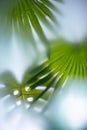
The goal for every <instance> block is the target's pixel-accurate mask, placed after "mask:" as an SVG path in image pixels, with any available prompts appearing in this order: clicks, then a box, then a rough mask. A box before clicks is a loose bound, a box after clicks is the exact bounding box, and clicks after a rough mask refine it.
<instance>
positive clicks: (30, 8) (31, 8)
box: [0, 0, 60, 43]
mask: <svg viewBox="0 0 87 130" xmlns="http://www.w3.org/2000/svg"><path fill="white" fill-rule="evenodd" d="M54 2H55V0H54ZM56 2H60V1H59V0H57V1H56ZM8 3H10V5H11V6H10V7H9V4H8ZM1 4H2V6H3V8H2V10H1V12H2V11H3V13H4V15H5V20H3V19H2V21H5V22H6V23H7V24H6V27H8V29H9V30H10V29H11V30H12V28H13V27H14V29H15V30H16V33H17V34H19V35H21V36H22V37H26V36H27V38H28V39H29V40H31V41H32V40H33V39H34V36H33V34H32V32H33V30H34V31H35V32H36V34H37V35H38V37H39V38H40V39H41V41H42V42H44V43H47V39H46V36H45V34H44V29H43V28H42V25H41V22H42V23H43V24H45V25H46V26H47V27H49V29H50V28H52V26H53V25H52V24H51V22H53V23H57V21H56V18H55V17H54V14H53V11H56V12H58V11H59V10H58V9H57V8H56V7H55V6H54V4H53V3H52V1H50V0H40V1H38V0H15V1H11V0H9V1H6V2H5V1H4V2H2V3H1ZM4 7H5V9H4ZM0 15H1V14H0ZM2 17H3V16H2ZM6 19H7V20H6ZM50 21H51V22H50ZM32 29H33V30H32ZM52 29H53V28H52Z"/></svg>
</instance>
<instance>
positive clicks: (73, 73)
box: [0, 40, 87, 108]
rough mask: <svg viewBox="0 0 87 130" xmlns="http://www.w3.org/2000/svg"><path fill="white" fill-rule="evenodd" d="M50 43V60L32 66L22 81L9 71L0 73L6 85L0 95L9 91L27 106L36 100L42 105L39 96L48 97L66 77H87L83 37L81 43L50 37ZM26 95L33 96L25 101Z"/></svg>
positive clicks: (85, 45) (1, 79) (86, 58)
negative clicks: (30, 99) (16, 92)
mask: <svg viewBox="0 0 87 130" xmlns="http://www.w3.org/2000/svg"><path fill="white" fill-rule="evenodd" d="M50 45H51V55H50V58H49V60H48V61H46V62H45V63H43V64H41V65H39V66H38V67H36V68H35V69H32V70H27V71H26V72H25V74H24V77H23V80H22V83H21V84H19V83H18V82H17V80H16V79H15V77H14V76H13V74H11V73H10V72H5V73H3V74H1V75H0V82H1V83H3V84H4V85H5V87H4V88H0V97H4V96H6V95H8V94H10V95H11V96H12V98H13V99H15V100H16V101H17V100H19V99H20V100H21V101H22V102H23V104H29V105H30V106H31V107H30V108H32V106H33V105H35V104H37V106H40V107H41V106H42V105H43V104H44V103H41V102H40V99H42V100H44V101H48V99H49V97H50V96H51V95H52V93H53V92H54V90H56V88H57V87H59V86H60V87H62V85H63V84H64V82H65V80H66V79H67V78H68V77H70V78H71V79H72V77H74V78H80V79H82V78H86V77H87V51H86V50H87V42H86V40H85V41H83V42H82V44H80V43H77V44H73V43H71V42H68V41H65V40H53V41H51V42H50ZM39 87H41V88H42V89H41V88H39ZM60 89H61V88H60ZM15 90H18V92H19V93H18V94H17V95H14V91H15ZM29 97H30V98H31V97H32V98H33V100H32V101H27V99H28V98H29ZM12 98H11V99H12ZM12 103H15V102H12Z"/></svg>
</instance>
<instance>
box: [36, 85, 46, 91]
mask: <svg viewBox="0 0 87 130" xmlns="http://www.w3.org/2000/svg"><path fill="white" fill-rule="evenodd" d="M35 89H36V90H44V89H46V86H38V87H36V88H35Z"/></svg>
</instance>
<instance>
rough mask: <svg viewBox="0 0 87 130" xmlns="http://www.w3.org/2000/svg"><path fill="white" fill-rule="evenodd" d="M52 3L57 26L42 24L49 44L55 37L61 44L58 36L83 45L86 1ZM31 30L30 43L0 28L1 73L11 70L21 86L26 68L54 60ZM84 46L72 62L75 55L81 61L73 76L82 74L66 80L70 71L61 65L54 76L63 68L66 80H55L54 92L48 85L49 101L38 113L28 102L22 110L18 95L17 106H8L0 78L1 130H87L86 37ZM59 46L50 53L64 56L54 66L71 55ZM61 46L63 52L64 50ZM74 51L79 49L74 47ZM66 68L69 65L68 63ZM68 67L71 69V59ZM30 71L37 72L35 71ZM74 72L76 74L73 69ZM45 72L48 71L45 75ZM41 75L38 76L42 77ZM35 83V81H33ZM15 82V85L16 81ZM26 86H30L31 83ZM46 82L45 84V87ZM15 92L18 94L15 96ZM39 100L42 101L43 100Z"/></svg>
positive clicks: (85, 30)
mask: <svg viewBox="0 0 87 130" xmlns="http://www.w3.org/2000/svg"><path fill="white" fill-rule="evenodd" d="M51 2H52V3H53V5H55V7H57V8H58V9H59V13H55V12H54V11H53V14H54V16H55V18H56V19H57V22H58V26H57V25H53V28H54V31H50V30H49V29H48V28H47V27H46V26H45V25H43V24H42V23H41V25H42V28H43V30H44V33H45V35H46V38H47V40H48V41H49V44H50V45H51V43H53V44H54V45H55V42H53V41H55V39H57V42H56V43H57V44H59V43H60V39H61V41H63V40H64V41H67V42H68V43H70V44H75V45H78V44H84V42H83V41H84V40H85V39H87V14H86V12H87V0H63V3H58V4H57V3H56V2H54V0H51ZM1 4H2V3H1ZM0 6H1V5H0ZM1 26H2V23H1V25H0V28H1V30H2V27H1ZM32 32H33V37H34V39H35V44H31V41H29V39H23V37H22V38H20V37H18V36H17V34H16V33H15V31H14V29H13V31H12V34H11V37H10V38H9V37H8V36H7V34H5V33H4V35H2V31H0V33H1V34H0V35H1V36H0V76H1V75H2V74H3V73H4V72H7V71H10V72H11V73H12V74H13V75H14V77H15V79H16V81H17V82H18V84H19V85H20V86H21V84H22V82H23V80H24V75H25V72H26V71H27V70H29V72H30V70H33V69H34V68H36V67H37V66H38V65H41V64H42V63H44V62H45V61H48V63H53V62H51V61H49V60H48V59H49V58H48V56H47V46H46V45H44V44H42V42H41V40H39V38H38V36H37V35H36V33H35V31H34V30H33V29H32ZM8 43H9V44H8ZM55 46H56V45H55ZM85 46H86V47H83V49H82V50H81V47H80V50H81V55H80V56H82V57H81V58H80V56H79V55H78V54H77V55H78V56H76V57H77V59H75V61H76V63H75V64H78V62H77V60H78V57H79V59H81V61H82V62H81V63H80V64H79V66H80V65H82V67H83V68H82V69H81V68H80V67H79V70H77V69H75V70H76V75H81V76H82V77H80V79H81V80H79V78H78V76H77V77H76V79H74V78H73V79H72V81H71V82H69V81H68V80H67V79H68V78H69V76H70V73H69V72H68V71H67V72H66V73H65V71H66V70H64V69H63V68H62V69H60V70H58V72H56V74H55V75H57V73H60V74H59V76H60V77H62V76H61V75H63V71H64V74H65V77H67V78H66V80H62V81H64V82H63V83H62V85H60V83H59V82H58V83H59V84H57V86H58V88H57V89H56V91H53V88H51V90H50V91H49V93H48V95H47V96H48V97H49V95H51V93H53V95H52V96H51V97H50V98H48V99H49V102H48V100H47V101H46V102H45V104H47V102H48V104H47V106H46V108H45V107H44V110H43V111H42V112H41V113H39V112H38V109H35V110H30V111H28V108H29V105H27V106H26V108H27V109H24V108H23V107H22V105H21V102H20V98H18V101H19V102H16V105H14V104H13V105H10V107H7V106H6V104H5V102H7V104H9V103H8V100H7V99H9V95H5V94H6V93H5V92H3V91H2V90H1V89H2V88H5V84H4V83H3V82H2V81H1V80H0V90H1V92H0V94H1V95H2V92H3V93H5V94H4V97H3V98H1V99H0V130H5V129H7V130H12V129H13V130H19V129H20V130H87V53H86V48H87V40H85ZM62 48H63V49H61V48H59V49H58V51H59V53H58V54H57V51H56V54H55V55H52V60H53V59H55V58H56V57H57V55H59V59H62V58H61V56H62V54H63V56H64V58H63V59H62V60H60V61H59V62H55V64H56V65H57V64H58V65H60V66H61V62H62V65H63V64H64V63H68V59H69V58H68V57H69V55H70V54H71V53H69V55H68V53H67V52H68V51H67V50H69V48H68V49H67V48H66V47H65V48H64V46H62ZM71 48H72V47H71ZM84 48H85V49H84ZM64 49H65V52H64V53H63V51H64ZM70 51H71V50H70ZM76 51H78V50H77V49H76ZM61 52H62V53H61ZM74 52H75V51H72V54H74ZM83 52H84V53H83ZM60 54H61V55H60ZM72 54H71V56H72ZM66 55H68V57H67V60H66V61H64V59H65V58H66ZM72 57H73V56H72ZM70 58H71V57H70ZM70 62H72V61H70ZM55 64H53V66H52V71H53V69H55ZM69 64H70V63H69ZM63 66H64V65H63ZM76 66H78V65H76ZM45 67H46V66H45ZM66 68H68V66H67V67H66ZM71 68H74V63H73V62H72V67H71ZM68 69H69V68H68ZM68 69H67V70H68ZM78 71H79V72H78ZM33 72H34V73H35V74H36V71H33ZM41 72H42V71H41ZM73 73H74V74H75V72H73ZM30 74H31V73H30ZM46 74H47V73H45V74H44V75H46ZM33 75H34V74H33ZM44 75H43V77H41V78H44ZM55 75H54V77H55ZM31 76H32V75H31ZM7 77H8V79H7V81H9V80H10V79H9V76H7ZM25 77H27V76H25ZM65 77H63V78H62V79H64V78H65ZM84 77H85V78H84ZM0 78H1V77H0ZM57 78H58V77H57ZM1 79H2V78H1ZM34 80H35V77H34V78H33V81H34ZM7 81H6V83H7ZM62 81H60V82H62ZM34 82H35V83H36V81H34ZM41 83H42V80H41ZM14 84H15V86H16V83H14ZM38 84H39V83H38ZM8 85H9V84H8ZM29 85H32V83H30V84H29ZM40 85H41V84H40ZM42 85H43V83H42ZM46 85H47V84H45V85H44V86H46ZM40 87H41V86H40ZM28 88H29V86H28ZM60 88H61V89H60ZM69 88H70V89H69ZM40 89H41V88H40ZM42 89H43V88H42ZM9 91H10V90H9ZM16 92H17V91H16ZM35 93H36V91H35ZM16 94H17V93H15V94H14V95H16ZM36 94H38V93H36ZM0 97H1V96H0ZM38 98H39V97H38ZM29 101H30V102H31V101H32V98H30V100H29ZM41 103H43V101H42V100H41ZM43 104H44V103H43Z"/></svg>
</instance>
